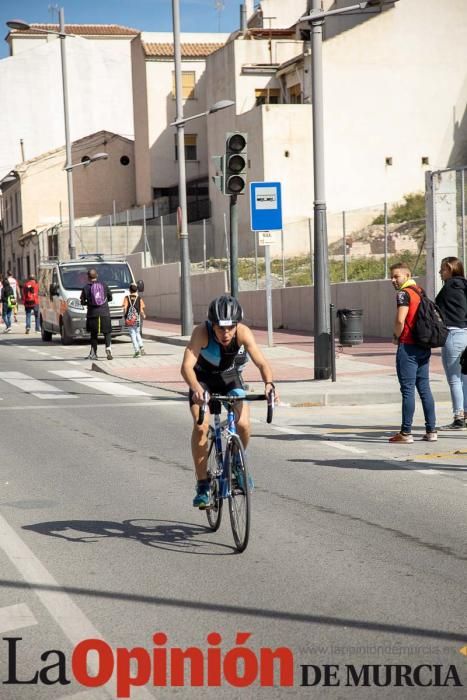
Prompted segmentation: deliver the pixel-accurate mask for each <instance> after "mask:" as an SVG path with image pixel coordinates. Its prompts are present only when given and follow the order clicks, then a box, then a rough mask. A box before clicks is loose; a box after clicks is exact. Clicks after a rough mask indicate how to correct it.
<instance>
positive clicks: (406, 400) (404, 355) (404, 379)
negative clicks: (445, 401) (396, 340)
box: [396, 343, 436, 433]
mask: <svg viewBox="0 0 467 700" xmlns="http://www.w3.org/2000/svg"><path fill="white" fill-rule="evenodd" d="M430 356H431V350H424V349H423V348H419V347H418V345H408V344H405V343H401V344H400V345H399V347H398V348H397V354H396V369H397V378H398V379H399V384H400V388H401V394H402V425H401V432H402V433H411V432H412V422H413V414H414V413H415V387H417V391H418V394H419V396H420V399H421V401H422V406H423V414H424V416H425V426H426V431H427V433H432V432H434V431H435V430H436V416H435V402H434V400H433V395H432V393H431V389H430V375H429V368H430Z"/></svg>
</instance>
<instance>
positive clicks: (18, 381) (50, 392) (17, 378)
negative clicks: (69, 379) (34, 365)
mask: <svg viewBox="0 0 467 700" xmlns="http://www.w3.org/2000/svg"><path fill="white" fill-rule="evenodd" d="M0 379H2V380H3V381H4V382H7V384H11V385H12V386H16V387H18V389H21V390H22V391H24V392H25V393H27V394H32V396H35V397H36V398H38V399H74V398H76V396H74V395H73V394H68V393H67V392H66V391H63V389H59V388H58V387H56V386H54V385H53V384H48V383H47V382H43V381H41V380H40V379H34V378H33V377H30V376H29V375H27V374H23V373H22V372H0Z"/></svg>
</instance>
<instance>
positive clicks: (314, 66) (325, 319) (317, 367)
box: [300, 0, 398, 379]
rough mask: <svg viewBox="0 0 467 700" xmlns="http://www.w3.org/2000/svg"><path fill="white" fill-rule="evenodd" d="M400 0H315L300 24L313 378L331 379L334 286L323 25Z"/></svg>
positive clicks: (380, 8)
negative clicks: (306, 114)
mask: <svg viewBox="0 0 467 700" xmlns="http://www.w3.org/2000/svg"><path fill="white" fill-rule="evenodd" d="M394 2H398V0H364V1H363V2H359V3H358V4H356V5H351V6H347V7H342V8H339V9H336V10H328V11H321V0H312V9H311V14H310V15H308V16H306V17H301V18H300V22H309V23H310V24H311V80H312V94H311V100H312V116H313V180H314V203H313V216H314V378H315V379H329V377H330V374H331V350H332V351H334V349H333V348H331V323H332V319H331V317H330V302H331V287H330V281H329V269H328V234H327V217H326V193H325V175H324V107H323V62H322V44H323V24H324V20H325V18H326V17H330V16H331V15H343V14H346V13H348V12H352V13H355V12H359V11H363V10H365V9H367V8H376V9H378V8H379V10H382V8H383V6H384V5H388V4H393V3H394Z"/></svg>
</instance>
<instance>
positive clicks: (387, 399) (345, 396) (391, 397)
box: [91, 362, 451, 408]
mask: <svg viewBox="0 0 467 700" xmlns="http://www.w3.org/2000/svg"><path fill="white" fill-rule="evenodd" d="M91 370H92V371H93V372H100V373H101V374H106V375H108V376H111V377H115V378H117V379H123V380H125V381H127V382H131V383H133V384H145V385H146V386H147V385H148V384H150V385H151V386H155V387H156V388H158V389H163V390H164V391H170V392H173V393H174V394H178V395H179V396H185V394H186V392H184V391H183V392H182V391H179V390H177V389H172V388H170V387H166V386H164V385H163V384H160V383H157V382H154V381H151V380H150V379H149V380H144V379H129V378H128V377H122V376H121V375H119V374H118V373H117V372H114V371H112V369H111V367H109V366H108V365H105V364H101V363H95V362H93V363H92V365H91ZM277 385H278V388H279V392H280V397H281V403H283V404H287V405H288V406H292V407H293V408H310V407H311V408H312V407H319V406H377V405H382V404H397V405H400V403H401V394H400V391H399V390H396V389H394V390H391V391H389V392H386V393H383V392H370V393H368V392H364V391H357V392H353V391H352V390H349V389H346V390H342V391H326V390H324V391H322V392H315V393H312V392H302V393H295V392H290V393H288V392H287V389H286V387H283V388H281V382H280V381H278V382H277ZM431 390H432V393H433V398H434V399H435V401H439V402H441V401H450V400H451V395H450V392H449V388H437V387H436V388H435V387H432V388H431Z"/></svg>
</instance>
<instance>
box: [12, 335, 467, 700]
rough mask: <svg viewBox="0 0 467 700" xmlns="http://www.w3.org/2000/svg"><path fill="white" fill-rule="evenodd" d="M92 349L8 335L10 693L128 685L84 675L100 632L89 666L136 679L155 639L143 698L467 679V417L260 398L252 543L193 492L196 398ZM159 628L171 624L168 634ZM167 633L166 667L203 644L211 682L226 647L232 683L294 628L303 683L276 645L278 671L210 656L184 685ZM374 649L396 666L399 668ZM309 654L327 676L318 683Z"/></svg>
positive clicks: (316, 691)
mask: <svg viewBox="0 0 467 700" xmlns="http://www.w3.org/2000/svg"><path fill="white" fill-rule="evenodd" d="M147 350H148V352H155V353H156V352H157V353H164V347H163V346H159V345H156V344H151V343H147ZM86 353H87V346H86V345H78V346H71V347H62V346H60V345H59V344H58V342H54V343H53V344H43V343H42V342H41V340H40V337H39V336H37V335H34V334H33V335H30V336H28V337H26V336H22V335H19V334H16V333H15V334H11V335H8V336H6V335H2V337H1V338H0V426H1V434H2V453H1V454H2V458H1V467H0V470H1V471H0V632H1V635H0V683H2V685H0V698H1V700H17V699H19V700H22V699H23V698H27V699H29V698H34V699H35V698H39V699H40V700H42V699H47V700H49V699H50V698H53V699H55V698H57V699H59V698H65V697H68V698H73V699H74V698H76V700H94V699H99V700H100V699H101V698H102V699H104V698H109V697H110V698H114V697H117V685H116V683H117V674H116V673H115V672H114V674H113V676H112V678H111V680H110V681H109V683H108V684H107V685H106V686H105V688H104V687H102V688H94V689H90V690H89V689H88V690H87V689H86V688H85V686H84V685H82V684H80V683H78V682H77V681H76V680H74V678H73V674H72V669H71V658H72V650H73V649H74V648H75V647H76V645H77V644H78V643H79V642H80V641H82V640H88V639H97V640H101V641H100V642H96V644H100V649H101V656H100V657H99V661H100V663H98V656H97V654H96V653H95V652H91V653H90V654H89V656H88V657H87V658H88V663H89V667H88V670H87V671H86V669H85V665H84V663H81V665H80V664H79V660H80V659H81V658H82V656H79V654H78V653H77V652H76V656H75V658H76V659H78V661H77V662H76V663H77V668H78V667H79V668H78V671H79V669H81V672H82V673H83V674H84V673H87V674H89V677H91V676H95V675H96V674H100V676H99V677H98V680H99V679H102V678H103V677H104V675H105V672H106V671H107V670H108V669H109V664H110V665H113V666H114V668H115V666H116V664H117V662H118V666H119V674H118V677H119V679H120V680H119V682H120V686H119V692H120V695H121V694H122V692H124V686H125V682H124V681H125V677H126V676H127V675H128V674H130V675H131V674H133V675H137V670H138V669H137V664H136V662H132V663H131V664H129V666H128V669H127V672H126V673H125V660H126V659H127V657H126V656H125V652H124V650H125V649H131V648H133V647H141V650H140V652H138V654H139V660H140V663H139V666H138V668H139V673H141V674H143V675H144V674H146V673H147V674H148V678H149V680H148V682H146V683H145V684H144V685H143V686H140V687H135V688H133V689H132V690H131V697H132V698H141V699H142V700H145V699H148V698H156V697H170V696H172V695H173V696H176V697H182V698H184V697H190V698H192V697H193V698H198V697H199V698H211V697H212V698H234V699H237V698H240V699H243V698H247V699H250V698H251V699H253V698H267V699H269V698H288V697H303V698H308V697H315V698H330V699H332V700H337V699H338V698H339V699H340V698H342V699H345V698H351V699H354V698H362V697H365V698H371V699H372V700H373V698H380V697H381V698H397V699H399V698H403V699H404V698H433V699H436V700H438V699H441V698H461V697H465V684H466V683H467V656H464V655H463V654H461V653H460V652H459V649H461V648H463V647H464V646H465V645H466V644H467V633H466V625H465V622H466V610H467V605H466V559H467V552H466V546H465V539H466V515H467V509H466V495H467V466H466V465H467V461H466V453H467V441H466V438H467V433H462V434H457V435H452V434H450V435H446V436H443V437H442V438H441V439H440V440H439V442H438V443H437V444H429V443H423V442H420V441H417V442H415V443H414V444H413V445H403V446H390V445H388V443H387V436H388V434H389V433H388V431H389V430H390V429H391V427H394V428H397V427H398V422H399V420H400V415H399V408H398V407H396V406H384V405H382V406H378V407H375V406H371V407H369V408H368V409H362V407H352V408H345V409H343V408H333V409H326V408H307V409H305V408H300V409H291V408H279V409H278V410H277V412H276V415H275V421H274V424H273V425H272V426H268V425H267V424H266V423H265V422H264V411H265V407H263V406H262V405H254V406H253V409H252V415H253V420H254V424H253V428H254V437H253V440H252V443H251V444H250V447H249V449H248V460H249V464H250V465H251V467H252V470H253V473H254V479H255V491H254V496H253V508H254V512H253V529H252V536H251V541H250V544H249V547H248V549H247V550H246V552H245V553H243V554H238V553H236V551H235V548H234V543H233V538H232V534H231V532H230V526H229V523H228V518H227V517H225V519H224V521H223V523H222V526H221V528H220V530H219V531H218V532H217V533H212V532H210V531H209V529H208V528H207V523H206V518H205V515H204V514H202V513H200V512H198V511H196V510H194V509H193V508H192V507H191V499H192V496H193V486H194V478H193V471H192V467H191V457H190V452H189V434H190V418H189V414H188V410H187V406H186V402H185V401H183V400H180V399H179V398H177V397H176V396H174V395H173V394H171V393H169V392H165V391H163V390H160V389H155V388H154V387H149V386H144V385H141V384H129V383H127V382H124V381H113V380H110V379H109V378H108V377H105V376H104V375H98V374H97V373H95V372H91V371H90V370H89V368H90V363H89V362H86V361H84V360H83V359H82V358H83V357H84V356H85V355H86ZM115 353H116V354H130V353H131V347H130V345H129V344H128V343H125V342H122V343H116V344H115ZM37 382H41V383H40V384H37ZM440 418H441V421H440V422H442V419H446V420H447V419H448V418H449V408H448V406H446V405H445V406H442V407H441V408H440ZM157 632H160V633H164V634H165V635H166V638H167V639H166V640H165V638H163V637H158V638H156V641H157V644H156V643H155V642H153V635H154V634H155V633H157ZM214 632H217V633H218V634H219V635H220V637H221V638H219V637H217V638H216V637H210V639H209V641H208V640H207V637H208V635H209V634H210V633H214ZM239 633H250V635H251V636H250V637H249V638H247V639H245V637H244V636H243V638H242V637H241V636H240V637H237V635H238V634H239ZM14 639H16V640H17V641H13V640H14ZM8 640H9V641H8ZM154 647H156V648H157V649H158V650H159V651H158V654H159V656H157V659H158V660H159V661H158V663H159V665H158V666H157V668H159V669H160V668H162V666H163V664H162V662H161V658H162V652H163V650H164V649H165V650H166V652H167V657H169V658H172V659H175V658H176V652H173V650H174V649H177V648H183V649H186V648H187V647H194V648H196V649H195V651H194V652H193V653H194V655H195V658H196V659H198V661H197V663H195V668H196V669H198V670H199V669H200V668H201V666H200V662H199V659H200V658H201V659H204V661H205V667H206V668H207V666H208V663H207V659H210V662H209V663H210V664H211V665H210V666H209V667H210V668H211V672H212V676H211V681H212V679H213V678H215V673H214V670H213V669H215V658H216V657H215V654H214V652H215V651H216V649H220V650H221V657H222V658H223V659H224V662H223V672H224V675H226V676H229V673H230V674H233V675H231V676H230V677H231V678H233V680H234V681H235V679H236V678H242V677H246V678H247V680H249V679H250V678H252V679H253V678H255V677H256V676H257V675H259V671H258V672H256V671H255V669H256V667H257V666H258V661H257V660H258V659H261V654H262V653H261V651H260V650H261V648H273V649H276V648H278V647H284V648H285V651H284V652H283V658H284V659H285V661H284V663H283V666H282V668H283V670H284V678H283V680H284V679H287V669H289V668H291V669H292V670H293V685H292V686H291V687H290V686H288V687H285V686H283V685H281V684H280V683H281V679H280V676H279V672H278V668H279V665H280V664H279V662H276V673H275V676H274V680H275V685H274V686H273V687H261V686H260V684H259V682H258V680H256V681H254V682H252V685H249V684H246V682H245V687H237V686H236V685H235V684H229V683H228V682H227V680H222V685H221V687H206V686H207V683H208V681H207V674H206V673H205V674H204V678H202V679H201V681H200V682H201V683H204V686H205V687H202V686H199V687H183V686H180V687H173V686H170V678H171V676H170V674H169V676H168V679H167V686H169V687H154V685H153V681H152V675H151V668H150V666H151V664H152V661H151V657H152V651H153V649H154ZM116 648H121V649H122V651H121V652H119V653H118V654H116V656H115V657H112V656H110V657H109V653H110V651H109V650H110V649H113V650H114V649H116ZM242 648H244V649H248V650H249V651H248V652H246V655H245V654H243V653H238V657H239V658H240V659H242V658H246V661H247V662H246V664H245V665H242V662H241V661H240V662H239V666H238V668H237V672H235V663H234V660H235V659H236V652H235V653H234V652H233V650H238V649H242ZM79 649H83V646H82V645H81V646H80V647H79ZM50 650H54V651H53V652H51V651H50ZM144 650H146V651H144ZM48 651H49V652H50V653H49V654H47V652H48ZM208 651H209V654H208ZM466 651H467V650H466ZM41 655H42V659H41ZM263 658H264V659H265V658H266V654H264V657H263ZM109 659H110V660H109ZM289 662H290V663H289ZM288 663H289V665H287V664H288ZM148 664H149V666H148ZM174 664H175V661H174ZM362 664H363V665H365V664H366V665H372V666H375V667H378V668H379V665H384V664H389V665H392V668H391V673H392V674H393V676H392V677H391V678H390V679H389V680H390V682H389V685H388V687H377V686H375V684H374V683H375V675H374V674H375V669H374V668H372V667H369V666H367V667H364V670H363V671H362ZM421 664H423V665H424V668H423V669H422V670H420V671H419V680H421V682H423V683H425V684H428V681H429V680H430V679H431V681H432V682H433V683H434V682H435V681H436V678H435V675H436V673H437V674H438V675H439V679H440V681H442V682H444V686H443V687H434V685H431V686H429V687H420V686H413V687H408V686H407V685H406V683H407V680H404V679H403V680H402V682H401V683H402V684H401V685H399V687H397V686H396V682H397V679H396V674H397V672H398V671H397V668H400V666H401V665H405V666H407V667H408V669H409V670H407V669H405V672H406V674H408V678H409V680H410V679H411V678H412V679H413V675H412V674H413V673H414V669H415V667H417V666H419V665H421ZM156 665H157V664H156ZM169 665H170V664H169ZM304 665H308V666H309V668H308V679H307V680H308V683H310V684H311V683H312V682H314V681H316V685H314V686H311V685H310V686H307V687H304V686H302V685H300V684H301V682H302V680H303V673H304V672H303V669H302V666H304ZM330 665H332V666H331V667H330V668H328V679H327V680H328V685H325V681H326V671H325V666H330ZM435 665H438V666H440V668H439V669H438V671H435V670H434V667H435ZM266 666H267V663H266V661H264V663H263V662H261V663H259V668H261V669H262V670H263V671H264V674H265V675H264V678H266V675H267V674H266V670H265V669H266ZM312 666H314V667H316V668H312ZM452 666H454V670H452ZM46 667H50V668H46ZM349 667H351V668H350V670H349ZM450 667H451V670H449V669H450ZM153 668H154V664H152V670H153ZM232 668H233V670H232ZM365 668H366V670H365ZM226 669H227V670H226ZM228 669H230V671H228ZM352 669H353V670H352ZM36 672H39V674H40V675H39V676H38V678H37V682H36V683H32V682H29V683H27V682H26V681H32V680H34V676H35V673H36ZM109 673H110V672H109ZM360 673H361V674H362V675H361V676H360V680H358V679H357V681H354V680H353V679H354V675H353V674H360ZM366 673H368V682H369V683H370V687H365V688H362V687H361V683H362V682H363V680H364V679H365V674H366ZM248 674H250V675H248ZM456 674H457V675H458V677H459V680H460V682H462V683H463V684H464V687H456V686H455V685H453V683H454V680H453V679H455V677H456ZM143 675H142V676H141V678H142V677H143ZM156 676H157V678H158V679H159V681H158V682H160V683H161V684H163V682H164V681H163V679H162V680H161V678H160V676H158V675H157V673H156ZM319 676H321V677H320V678H319ZM383 676H384V674H383ZM383 676H381V677H380V679H379V682H380V683H381V682H382V681H381V678H382V677H383ZM406 679H407V675H406ZM8 680H10V681H15V682H10V683H7V682H6V681H8ZM57 680H61V681H62V682H61V683H59V682H54V681H57ZM376 680H377V679H376ZM19 681H21V683H20V682H19ZM66 681H71V682H70V683H67V682H66ZM46 682H49V685H47V684H46ZM189 682H190V672H189V663H188V662H187V665H186V674H185V686H188V685H189ZM235 683H237V684H238V682H237V681H235ZM338 683H339V684H338ZM355 683H360V685H359V686H358V687H353V686H354V685H355Z"/></svg>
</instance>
